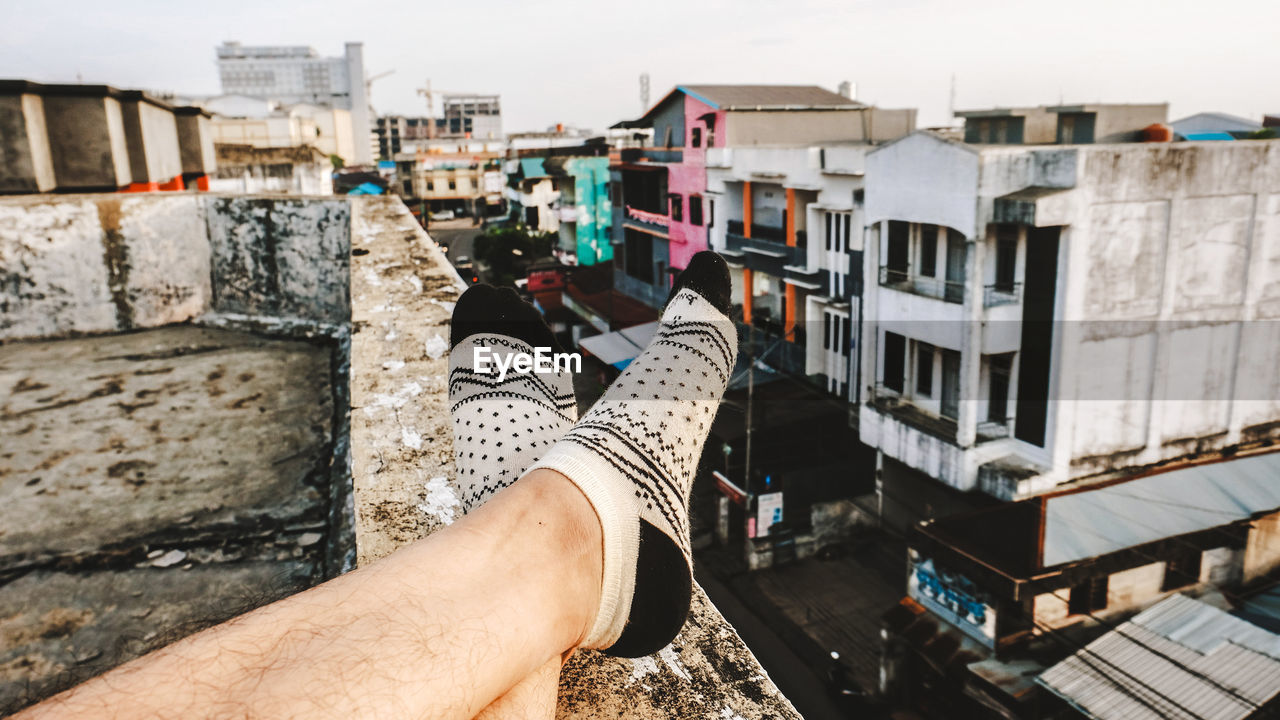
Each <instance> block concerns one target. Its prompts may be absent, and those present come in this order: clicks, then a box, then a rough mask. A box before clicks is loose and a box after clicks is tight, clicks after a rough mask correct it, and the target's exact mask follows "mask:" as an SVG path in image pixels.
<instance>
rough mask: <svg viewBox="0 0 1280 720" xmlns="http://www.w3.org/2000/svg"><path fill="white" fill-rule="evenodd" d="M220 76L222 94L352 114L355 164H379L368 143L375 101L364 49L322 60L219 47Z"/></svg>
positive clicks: (272, 48)
mask: <svg viewBox="0 0 1280 720" xmlns="http://www.w3.org/2000/svg"><path fill="white" fill-rule="evenodd" d="M218 74H219V76H220V77H221V80H222V92H223V93H225V94H228V95H247V96H249V97H256V98H264V99H270V100H278V101H280V102H283V103H313V104H317V105H325V106H329V107H335V108H341V109H344V110H350V111H351V125H352V129H353V133H354V135H355V138H356V142H355V148H356V150H355V154H356V156H355V158H353V160H354V162H355V163H356V164H367V163H369V162H372V161H373V156H372V152H371V148H370V146H369V145H370V143H369V142H368V141H367V138H369V137H370V135H369V132H370V126H369V98H368V94H367V88H366V85H365V74H364V48H363V44H362V43H358V42H349V43H347V44H346V48H345V53H344V55H343V56H342V57H321V56H320V55H319V53H317V52H316V51H315V49H314V48H311V47H307V46H305V45H262V46H246V45H241V44H240V43H238V42H226V43H223V44H222V45H220V46H219V47H218ZM361 140H364V141H363V142H362V141H361Z"/></svg>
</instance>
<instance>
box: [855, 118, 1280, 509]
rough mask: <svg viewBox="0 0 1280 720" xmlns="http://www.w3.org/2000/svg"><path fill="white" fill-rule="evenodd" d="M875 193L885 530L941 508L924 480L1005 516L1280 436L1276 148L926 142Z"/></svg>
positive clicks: (876, 162) (875, 364) (865, 431)
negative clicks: (1000, 509) (1001, 508)
mask: <svg viewBox="0 0 1280 720" xmlns="http://www.w3.org/2000/svg"><path fill="white" fill-rule="evenodd" d="M866 174H867V190H866V206H865V212H866V215H865V217H866V222H867V225H868V240H867V244H866V253H865V254H864V256H863V261H864V271H863V272H864V275H865V277H866V278H867V283H866V289H865V292H864V295H863V301H864V320H863V328H862V336H863V338H864V342H863V345H862V364H863V367H864V368H867V370H866V371H865V372H864V373H863V378H862V392H863V396H864V398H865V400H864V402H863V404H862V406H861V408H860V415H861V418H860V432H861V436H862V440H863V442H865V443H867V444H868V445H871V446H872V447H875V448H877V450H878V451H879V456H880V457H881V459H882V463H881V465H882V467H881V477H880V479H879V481H878V485H879V489H880V491H881V496H882V500H881V502H882V505H883V506H884V510H883V512H882V516H883V515H884V514H892V513H896V514H897V515H898V517H899V520H900V521H901V524H904V525H905V524H909V523H910V522H912V521H914V520H917V519H921V518H922V517H929V516H931V515H933V514H934V510H937V509H939V508H936V507H931V506H930V505H931V503H933V502H935V501H937V502H942V501H943V500H938V499H937V496H936V495H934V496H930V497H929V498H924V497H923V496H924V495H928V494H929V491H928V490H927V488H925V485H927V483H922V482H920V481H917V480H914V479H912V478H911V476H913V475H915V476H920V477H924V476H927V477H929V478H933V479H935V480H938V481H941V482H942V483H944V484H945V485H946V486H949V487H950V488H952V489H955V490H961V491H971V490H979V491H982V492H984V493H987V494H989V495H992V496H995V497H997V498H1001V499H1005V500H1012V499H1020V498H1025V497H1028V496H1032V495H1036V494H1040V493H1043V492H1047V491H1050V490H1053V489H1055V488H1058V487H1060V486H1061V485H1063V484H1065V483H1072V482H1077V483H1079V482H1088V481H1092V480H1105V479H1108V478H1110V477H1114V476H1116V475H1119V474H1124V473H1131V472H1133V471H1135V470H1138V469H1146V468H1155V467H1159V466H1162V465H1167V464H1174V463H1178V462H1182V461H1185V460H1187V459H1190V458H1192V457H1196V456H1200V457H1202V456H1205V455H1212V454H1214V453H1221V454H1224V455H1226V454H1230V453H1233V452H1237V451H1243V450H1248V449H1252V448H1254V447H1258V446H1260V445H1262V444H1266V443H1270V442H1273V441H1274V440H1275V439H1276V438H1277V437H1280V422H1277V421H1280V373H1278V372H1277V371H1276V358H1277V357H1280V142H1274V141H1272V142H1267V141H1258V142H1237V143H1150V144H1121V145H1082V146H1039V147H1036V146H1023V147H1010V146H1003V147H992V146H971V145H964V144H960V143H955V142H949V141H946V140H942V139H939V138H937V137H935V136H933V135H931V134H929V133H924V132H922V133H916V134H913V135H910V136H907V137H906V138H903V139H901V140H899V141H896V142H894V143H890V144H889V145H887V146H884V147H882V148H879V149H877V150H875V151H873V152H871V153H869V154H868V155H867V157H866ZM899 479H901V481H902V482H901V483H900V484H899V483H898V480H899ZM895 484H896V485H897V486H896V487H895ZM913 503H914V506H913ZM889 505H897V506H899V507H896V508H894V509H893V510H892V511H891V510H890V509H889V508H888V506H889Z"/></svg>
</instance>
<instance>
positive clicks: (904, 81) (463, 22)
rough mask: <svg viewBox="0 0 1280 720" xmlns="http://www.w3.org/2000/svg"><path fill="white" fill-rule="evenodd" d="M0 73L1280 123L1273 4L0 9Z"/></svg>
mask: <svg viewBox="0 0 1280 720" xmlns="http://www.w3.org/2000/svg"><path fill="white" fill-rule="evenodd" d="M4 6H5V9H4V11H3V15H4V19H3V20H2V21H0V77H17V78H29V79H33V80H44V81H72V82H74V81H75V80H76V78H77V77H78V76H79V77H82V78H83V79H84V81H85V82H105V83H110V84H113V85H117V86H121V87H130V88H134V87H138V88H150V89H157V90H169V91H174V92H178V93H187V94H211V93H216V92H218V90H219V85H218V75H217V69H216V65H215V59H214V48H215V47H216V46H217V45H218V44H219V43H221V42H222V41H224V40H239V41H241V42H242V43H244V44H246V45H257V44H270V45H285V44H300V45H311V46H313V47H315V48H316V50H318V51H319V52H320V53H321V54H322V55H340V54H341V53H342V47H343V42H344V41H347V40H359V41H362V42H364V44H365V67H366V69H367V71H368V72H369V73H370V74H371V75H372V74H376V73H380V72H383V71H387V70H394V71H395V72H394V74H392V75H390V76H388V77H386V78H383V79H381V80H378V81H377V82H376V83H374V86H373V104H374V107H375V108H376V109H377V111H378V112H379V113H386V112H394V113H403V114H422V113H423V112H424V110H425V106H424V105H423V102H422V99H421V98H420V97H418V95H417V94H416V93H415V88H418V87H421V86H422V84H423V82H424V81H425V80H426V78H430V79H431V83H432V86H433V88H435V89H438V90H445V91H466V92H472V91H474V92H496V93H500V94H501V95H502V103H503V114H504V115H505V118H504V125H505V127H506V129H507V130H512V131H514V130H530V129H542V128H545V127H546V126H548V125H551V124H554V123H557V122H563V123H565V124H567V125H575V126H585V127H591V128H595V129H599V128H602V127H605V126H607V125H609V124H612V123H613V122H616V121H617V120H620V119H623V118H631V117H634V116H636V115H638V114H639V112H640V96H639V81H638V79H639V75H640V73H642V72H648V73H649V75H650V77H651V87H652V90H651V99H652V101H654V102H656V101H657V100H658V99H659V98H661V97H662V95H663V94H664V93H666V92H667V91H668V90H669V89H670V88H671V87H672V86H674V85H675V84H677V83H796V84H818V85H822V86H824V87H827V88H830V89H833V90H834V89H835V88H836V85H837V84H838V83H839V82H840V81H841V80H850V81H853V82H854V83H856V85H857V92H858V98H859V99H860V100H863V101H866V102H872V103H875V104H878V105H882V106H886V107H916V108H919V109H920V124H921V125H937V124H944V123H948V122H949V106H950V100H949V97H950V93H951V78H952V76H953V75H954V76H955V79H956V80H955V87H956V93H955V95H956V102H955V105H956V107H957V108H958V109H966V108H982V107H992V106H1010V105H1035V104H1050V103H1057V102H1059V101H1060V100H1061V101H1064V102H1066V103H1082V102H1096V101H1102V102H1125V101H1130V102H1169V103H1170V105H1171V107H1170V119H1171V120H1172V119H1177V118H1180V117H1183V116H1185V115H1189V114H1192V113H1195V112H1200V111H1204V110H1218V111H1223V112H1229V113H1233V114H1237V115H1242V116H1245V117H1249V118H1254V119H1259V118H1260V117H1261V115H1262V114H1263V113H1264V112H1270V113H1274V114H1280V82H1277V79H1276V73H1277V70H1280V29H1278V28H1280V2H1276V0H1235V1H1234V2H1229V3H1225V4H1223V5H1221V6H1218V5H1215V4H1213V3H1206V2H1204V0H1198V1H1197V2H1184V1H1182V0H1162V1H1159V2H1153V1H1149V0H1148V1H1143V2H1138V1H1135V0H1071V2H1041V1H1040V0H1017V1H1015V0H892V1H890V0H843V1H840V2H828V1H822V2H819V1H817V0H787V1H785V2H764V1H763V0H712V1H710V2H701V1H697V0H674V1H668V0H651V1H649V2H627V3H611V2H608V0H554V1H551V0H548V1H544V2H537V1H533V2H530V1H527V0H520V1H517V0H501V1H494V2H484V1H483V0H470V1H463V2H457V1H456V0H451V1H450V2H421V3H414V2H408V3H404V2H401V3H364V2H358V1H353V0H343V1H342V2H337V1H330V0H307V1H306V2H302V1H298V0H288V1H279V0H254V1H252V2H244V1H242V0H222V1H221V2H218V3H199V2H182V1H176V2H175V1H169V0H164V1H156V2H141V1H140V0H117V1H116V2H110V3H105V2H100V1H95V2H82V1H80V0H70V1H62V2H52V3H44V2H27V3H21V4H19V3H17V2H15V0H4Z"/></svg>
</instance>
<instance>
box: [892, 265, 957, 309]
mask: <svg viewBox="0 0 1280 720" xmlns="http://www.w3.org/2000/svg"><path fill="white" fill-rule="evenodd" d="M880 284H881V285H883V286H884V287H888V288H893V289H894V290H901V291H903V292H909V293H912V294H915V295H923V296H925V297H931V298H937V299H939V300H944V301H946V302H949V303H956V304H957V305H958V304H961V303H963V302H964V283H962V282H954V281H951V280H942V279H940V278H932V277H926V276H923V275H912V274H911V273H910V272H909V271H907V270H901V269H898V268H891V267H889V266H887V265H882V266H881V267H880Z"/></svg>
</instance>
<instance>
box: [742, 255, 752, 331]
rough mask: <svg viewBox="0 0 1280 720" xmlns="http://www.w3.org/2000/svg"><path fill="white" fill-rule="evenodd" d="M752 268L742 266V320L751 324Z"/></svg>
mask: <svg viewBox="0 0 1280 720" xmlns="http://www.w3.org/2000/svg"><path fill="white" fill-rule="evenodd" d="M751 280H752V278H751V268H745V267H744V268H742V322H744V323H746V324H748V325H750V324H751Z"/></svg>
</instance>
